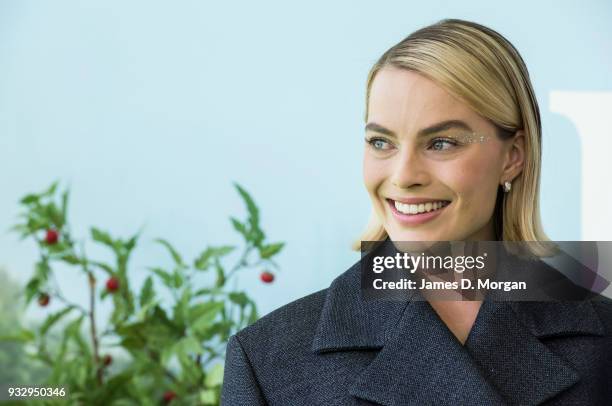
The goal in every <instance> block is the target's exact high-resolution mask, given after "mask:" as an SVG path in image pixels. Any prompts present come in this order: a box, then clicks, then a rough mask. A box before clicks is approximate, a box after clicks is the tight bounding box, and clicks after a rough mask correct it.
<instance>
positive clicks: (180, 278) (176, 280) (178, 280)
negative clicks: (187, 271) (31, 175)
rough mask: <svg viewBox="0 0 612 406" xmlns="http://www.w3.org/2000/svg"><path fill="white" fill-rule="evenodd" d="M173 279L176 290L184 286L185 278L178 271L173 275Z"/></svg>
mask: <svg viewBox="0 0 612 406" xmlns="http://www.w3.org/2000/svg"><path fill="white" fill-rule="evenodd" d="M172 279H173V283H174V285H173V286H174V287H175V288H176V289H179V288H180V287H181V286H183V282H184V279H183V276H182V275H181V274H180V273H179V272H178V271H174V273H173V274H172Z"/></svg>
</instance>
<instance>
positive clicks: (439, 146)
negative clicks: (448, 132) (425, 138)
mask: <svg viewBox="0 0 612 406" xmlns="http://www.w3.org/2000/svg"><path fill="white" fill-rule="evenodd" d="M456 146H457V143H456V142H455V141H453V140H450V139H448V138H436V139H435V140H433V141H432V142H431V149H433V150H434V151H445V150H448V149H450V148H452V147H456Z"/></svg>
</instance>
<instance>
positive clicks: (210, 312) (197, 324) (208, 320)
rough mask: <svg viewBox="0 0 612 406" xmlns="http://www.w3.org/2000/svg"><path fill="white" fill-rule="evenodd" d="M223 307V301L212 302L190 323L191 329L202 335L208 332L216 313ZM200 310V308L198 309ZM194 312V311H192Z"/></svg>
mask: <svg viewBox="0 0 612 406" xmlns="http://www.w3.org/2000/svg"><path fill="white" fill-rule="evenodd" d="M223 308H224V303H223V302H213V304H212V305H210V306H209V307H208V308H207V309H206V311H203V312H202V313H201V314H200V315H199V316H198V317H197V318H195V320H193V322H192V324H191V328H192V330H193V331H194V332H195V333H196V334H197V335H198V336H203V335H206V334H207V333H208V329H209V328H211V327H212V325H213V322H214V320H215V319H216V318H217V315H218V314H219V312H220V311H221V309H223ZM198 311H202V309H198ZM194 313H195V311H194Z"/></svg>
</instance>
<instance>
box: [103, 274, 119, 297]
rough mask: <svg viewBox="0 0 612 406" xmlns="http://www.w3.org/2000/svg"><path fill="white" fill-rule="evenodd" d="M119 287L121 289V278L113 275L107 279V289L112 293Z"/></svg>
mask: <svg viewBox="0 0 612 406" xmlns="http://www.w3.org/2000/svg"><path fill="white" fill-rule="evenodd" d="M117 289H119V279H117V278H116V277H114V276H113V277H112V278H109V280H107V281H106V290H108V291H109V292H111V293H112V292H115V291H117Z"/></svg>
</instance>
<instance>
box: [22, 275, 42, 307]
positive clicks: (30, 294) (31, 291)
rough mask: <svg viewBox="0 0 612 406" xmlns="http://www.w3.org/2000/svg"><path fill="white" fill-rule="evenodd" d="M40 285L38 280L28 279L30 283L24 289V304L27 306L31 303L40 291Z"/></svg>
mask: <svg viewBox="0 0 612 406" xmlns="http://www.w3.org/2000/svg"><path fill="white" fill-rule="evenodd" d="M40 285H41V282H40V279H38V278H37V277H33V278H32V279H30V281H29V282H28V284H27V285H26V287H25V297H26V304H29V303H30V301H32V299H33V298H34V296H36V295H37V294H38V292H39V290H40Z"/></svg>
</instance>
